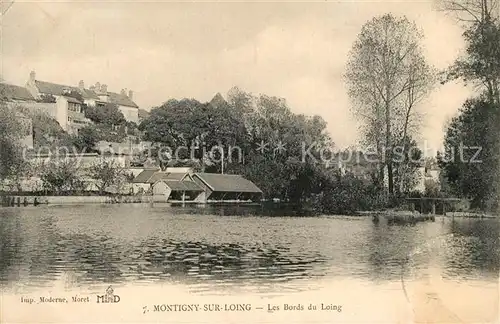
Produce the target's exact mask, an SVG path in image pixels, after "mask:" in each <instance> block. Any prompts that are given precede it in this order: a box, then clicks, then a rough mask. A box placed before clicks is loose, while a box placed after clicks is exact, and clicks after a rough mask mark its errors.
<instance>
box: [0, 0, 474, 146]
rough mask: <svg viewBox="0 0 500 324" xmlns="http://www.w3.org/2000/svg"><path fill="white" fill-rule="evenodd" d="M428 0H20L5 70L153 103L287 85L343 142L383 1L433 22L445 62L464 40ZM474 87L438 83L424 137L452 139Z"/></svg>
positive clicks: (431, 37)
mask: <svg viewBox="0 0 500 324" xmlns="http://www.w3.org/2000/svg"><path fill="white" fill-rule="evenodd" d="M435 9H436V8H435V6H434V5H433V3H432V2H431V0H429V1H418V2H401V1H399V2H394V1H360V0H357V1H343V2H342V1H341V2H339V1H337V2H328V1H322V2H306V1H301V2H284V1H282V2H280V1H275V2H253V3H250V2H248V3H246V2H213V1H212V2H186V3H180V2H161V1H154V2H153V1H150V2H144V1H141V2H138V1H136V2H134V1H123V2H118V1H67V0H66V1H50V2H49V1H32V0H31V1H21V0H18V1H16V2H15V3H14V4H13V5H12V6H11V7H10V9H9V11H8V12H7V13H6V14H5V16H4V17H3V22H2V26H3V30H2V56H1V58H2V61H1V71H0V72H1V75H2V77H3V79H4V80H5V82H8V83H13V84H18V85H24V84H25V83H26V81H27V80H28V78H29V73H30V71H32V70H34V71H36V77H37V79H39V80H44V81H50V82H54V83H62V84H68V85H75V86H76V85H78V82H79V81H80V80H83V81H84V82H85V85H86V86H87V87H88V86H89V85H91V84H95V83H96V82H100V83H101V84H107V85H108V90H109V91H114V92H120V90H121V89H123V88H126V89H128V90H133V91H134V101H135V102H136V103H137V104H138V105H139V106H140V107H141V108H144V109H146V110H150V109H151V107H155V106H158V105H161V104H162V103H163V102H165V101H167V100H168V99H171V98H177V99H181V98H195V99H198V100H200V101H209V100H210V99H211V98H212V97H213V96H214V95H215V94H216V93H217V92H220V93H222V94H223V95H224V96H225V95H226V93H227V91H228V90H229V89H230V88H231V87H233V86H238V87H239V88H241V89H243V90H245V91H248V92H252V93H254V94H259V93H265V94H267V95H272V96H278V97H283V98H285V99H286V100H287V103H288V104H289V106H290V108H291V110H292V111H293V112H295V113H304V114H307V115H313V114H317V115H320V116H322V117H323V118H324V119H325V120H326V121H327V122H328V130H329V132H330V134H331V137H332V139H333V141H334V142H335V144H336V147H337V148H339V149H341V148H344V147H347V146H351V145H355V144H356V143H357V141H358V140H359V135H360V134H359V129H360V127H361V126H360V125H359V124H358V123H357V122H356V121H355V120H354V118H353V117H352V115H351V112H350V102H349V98H348V96H347V92H346V88H345V85H344V82H343V80H342V75H343V73H344V69H345V64H346V62H347V59H348V53H349V51H350V49H351V46H352V44H353V42H354V41H355V39H356V37H357V35H358V33H359V32H360V30H361V27H362V25H363V24H364V23H365V22H367V21H368V20H370V19H371V18H373V17H374V16H378V15H382V14H384V13H393V14H395V15H398V16H400V15H405V16H407V17H408V18H409V19H410V20H413V21H415V22H416V24H417V25H418V26H419V27H420V28H421V29H422V31H423V33H424V36H425V39H424V42H423V44H422V45H423V47H424V53H425V56H426V58H427V59H428V62H429V63H430V64H432V65H434V66H435V67H436V68H439V69H442V68H445V67H447V66H448V65H449V64H451V63H452V62H453V61H454V60H455V59H456V58H457V57H458V56H459V55H460V53H462V52H463V48H464V44H463V40H462V37H461V34H462V30H461V29H460V27H459V26H458V25H457V24H456V22H455V21H454V20H453V19H452V17H448V16H446V15H445V14H444V13H443V12H439V11H437V10H435ZM470 93H471V92H470V89H468V88H466V87H464V85H463V84H460V83H450V84H446V85H444V86H437V87H436V89H435V90H434V91H433V92H432V93H431V94H430V95H429V97H428V98H426V100H425V101H424V102H422V103H421V105H420V106H419V109H420V110H421V112H423V114H424V117H423V121H422V122H423V125H424V126H423V129H422V136H421V138H419V140H420V142H421V145H424V146H425V147H426V148H430V149H431V150H433V149H438V148H440V147H441V146H442V141H443V134H444V132H443V130H444V125H445V124H446V122H447V121H448V120H449V119H450V118H451V117H452V116H454V115H455V114H456V113H457V111H458V109H459V108H460V106H461V105H462V103H463V101H464V100H465V99H466V98H467V97H469V96H470Z"/></svg>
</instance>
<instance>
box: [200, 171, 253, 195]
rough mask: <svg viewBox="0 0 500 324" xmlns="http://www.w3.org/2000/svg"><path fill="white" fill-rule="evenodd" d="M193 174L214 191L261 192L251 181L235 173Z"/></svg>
mask: <svg viewBox="0 0 500 324" xmlns="http://www.w3.org/2000/svg"><path fill="white" fill-rule="evenodd" d="M194 176H195V177H198V178H199V179H200V180H202V181H203V182H204V183H205V184H206V185H208V186H209V187H211V188H212V189H213V190H214V191H224V192H255V193H261V192H262V190H260V189H259V187H257V186H256V185H255V184H254V183H253V182H252V181H250V180H247V179H245V178H243V177H242V176H240V175H236V174H218V173H195V174H194Z"/></svg>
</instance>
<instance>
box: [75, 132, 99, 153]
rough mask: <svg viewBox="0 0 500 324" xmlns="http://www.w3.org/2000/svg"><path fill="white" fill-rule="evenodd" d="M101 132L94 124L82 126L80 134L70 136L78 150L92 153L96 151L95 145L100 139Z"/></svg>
mask: <svg viewBox="0 0 500 324" xmlns="http://www.w3.org/2000/svg"><path fill="white" fill-rule="evenodd" d="M99 135H100V134H99V132H98V131H97V129H96V127H95V126H94V125H89V126H85V127H83V128H81V129H80V130H79V131H78V135H77V136H75V135H73V136H70V143H71V144H72V146H73V147H75V148H76V149H77V150H78V152H83V153H91V152H93V151H95V145H96V144H97V142H98V141H99V140H100V136H99Z"/></svg>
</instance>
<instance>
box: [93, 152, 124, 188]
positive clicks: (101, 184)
mask: <svg viewBox="0 0 500 324" xmlns="http://www.w3.org/2000/svg"><path fill="white" fill-rule="evenodd" d="M88 172H89V176H90V177H91V178H92V179H94V180H95V182H94V183H95V185H96V187H97V188H98V190H99V193H100V194H103V193H104V192H105V190H106V189H108V188H109V187H110V186H113V185H118V184H120V182H122V181H124V180H125V179H126V175H125V173H124V170H123V168H121V167H120V166H119V165H118V164H117V163H116V162H115V161H113V160H111V161H107V160H105V159H102V160H101V161H98V162H95V163H94V164H92V165H91V166H90V167H89V170H88Z"/></svg>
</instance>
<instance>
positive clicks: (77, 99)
mask: <svg viewBox="0 0 500 324" xmlns="http://www.w3.org/2000/svg"><path fill="white" fill-rule="evenodd" d="M26 89H28V91H29V92H30V94H31V95H32V96H33V97H34V98H35V99H36V100H37V101H39V102H41V103H44V104H46V105H45V106H46V107H41V105H39V108H43V110H45V111H46V112H48V113H49V115H51V116H52V117H53V118H54V119H56V120H57V121H58V122H59V124H60V125H61V127H62V128H63V129H64V130H65V131H67V132H69V133H76V134H77V133H78V130H79V129H80V128H82V127H84V126H86V125H88V124H89V123H91V121H90V120H88V119H87V118H86V117H85V112H84V107H85V105H87V106H94V107H104V106H105V105H106V104H108V103H111V104H115V105H116V106H117V107H118V109H119V110H120V111H121V112H122V113H123V115H124V117H125V119H126V120H127V121H130V122H134V123H138V121H139V107H138V106H137V104H136V103H135V102H134V101H133V92H132V91H131V90H130V91H129V92H128V93H127V91H126V89H123V90H122V91H121V93H115V92H111V91H108V87H107V85H106V84H101V83H100V82H96V84H95V85H92V86H90V87H89V88H86V87H85V84H84V82H83V80H81V81H80V82H79V83H78V85H77V86H70V85H64V84H58V83H53V82H47V81H42V80H39V79H37V77H36V73H35V72H34V71H32V72H31V73H30V76H29V80H28V82H27V83H26Z"/></svg>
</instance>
